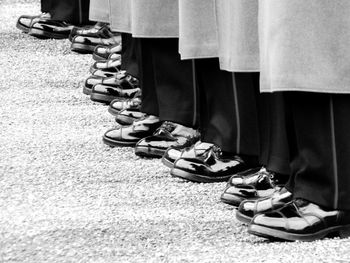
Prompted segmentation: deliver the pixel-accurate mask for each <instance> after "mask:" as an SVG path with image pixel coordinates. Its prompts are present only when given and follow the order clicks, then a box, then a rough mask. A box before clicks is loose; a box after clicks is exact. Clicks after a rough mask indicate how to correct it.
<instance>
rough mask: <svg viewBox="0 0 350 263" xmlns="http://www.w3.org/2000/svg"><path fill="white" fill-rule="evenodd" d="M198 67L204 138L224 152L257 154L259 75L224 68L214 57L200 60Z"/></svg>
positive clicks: (196, 65)
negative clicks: (221, 67) (224, 69)
mask: <svg viewBox="0 0 350 263" xmlns="http://www.w3.org/2000/svg"><path fill="white" fill-rule="evenodd" d="M195 68H196V77H197V80H198V90H199V100H200V130H201V134H202V138H201V140H202V141H204V142H210V143H214V144H216V145H218V146H220V148H221V149H222V150H223V151H225V152H230V153H234V154H240V155H247V156H258V155H259V150H260V149H259V148H260V146H259V143H260V142H259V132H258V116H257V94H258V90H259V85H258V83H259V74H258V73H231V72H227V71H222V70H220V67H219V61H218V59H215V58H213V59H198V60H196V64H195ZM236 102H237V103H238V104H236Z"/></svg>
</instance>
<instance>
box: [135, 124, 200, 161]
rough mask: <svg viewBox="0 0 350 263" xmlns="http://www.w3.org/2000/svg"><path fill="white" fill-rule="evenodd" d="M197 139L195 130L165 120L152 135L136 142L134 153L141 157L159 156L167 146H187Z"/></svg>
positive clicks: (197, 133) (197, 134) (197, 135)
mask: <svg viewBox="0 0 350 263" xmlns="http://www.w3.org/2000/svg"><path fill="white" fill-rule="evenodd" d="M198 139H199V132H198V131H197V130H195V129H193V128H190V127H186V126H183V125H180V124H176V123H173V122H168V121H166V122H164V123H163V124H162V126H161V127H160V128H158V129H157V130H156V131H155V132H154V133H153V135H151V136H148V137H146V138H144V139H142V140H140V141H139V142H138V143H137V144H136V146H135V154H136V155H138V156H142V157H150V158H153V157H154V158H161V157H162V156H163V155H164V153H165V151H166V150H167V149H168V148H169V147H176V146H182V147H188V146H190V145H192V144H194V143H195V142H196V141H198Z"/></svg>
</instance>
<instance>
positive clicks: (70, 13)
mask: <svg viewBox="0 0 350 263" xmlns="http://www.w3.org/2000/svg"><path fill="white" fill-rule="evenodd" d="M89 4H90V1H89V0H60V1H52V4H51V10H50V14H51V17H52V19H54V20H60V21H66V22H68V23H71V24H75V25H84V24H89Z"/></svg>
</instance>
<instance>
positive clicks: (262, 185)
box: [221, 168, 287, 206]
mask: <svg viewBox="0 0 350 263" xmlns="http://www.w3.org/2000/svg"><path fill="white" fill-rule="evenodd" d="M286 179H287V177H286V176H282V175H279V174H276V173H273V172H271V171H268V170H266V169H265V168H260V169H259V168H254V169H250V170H247V171H244V172H242V173H238V174H236V175H234V176H232V177H231V178H230V180H229V182H228V184H227V187H226V189H225V190H224V192H223V193H222V195H221V201H222V202H224V203H226V204H229V205H233V206H239V205H240V203H241V202H243V201H244V200H250V199H257V198H263V197H270V196H271V195H273V194H274V193H275V192H276V191H278V190H279V189H280V188H282V187H283V186H284V185H285V183H286Z"/></svg>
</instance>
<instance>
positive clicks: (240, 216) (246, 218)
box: [236, 210, 253, 224]
mask: <svg viewBox="0 0 350 263" xmlns="http://www.w3.org/2000/svg"><path fill="white" fill-rule="evenodd" d="M236 219H237V220H238V221H240V222H241V223H243V224H249V223H250V222H251V221H252V219H253V218H252V217H249V216H246V215H244V214H242V213H241V212H239V211H238V210H237V211H236Z"/></svg>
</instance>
